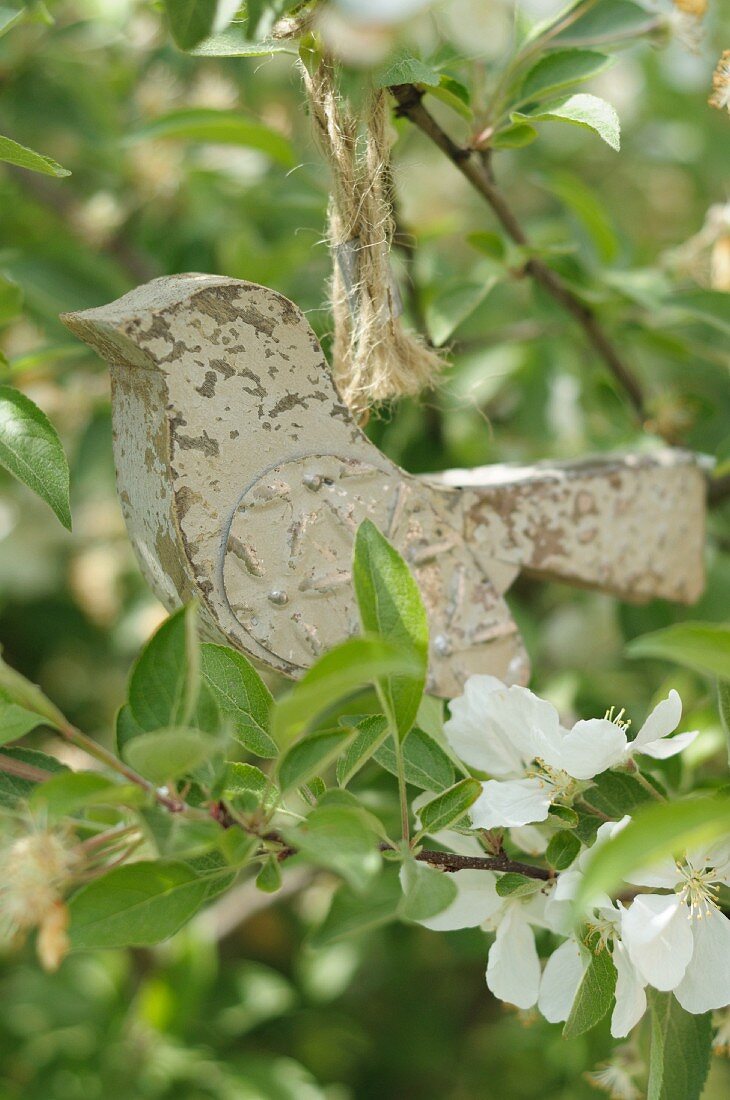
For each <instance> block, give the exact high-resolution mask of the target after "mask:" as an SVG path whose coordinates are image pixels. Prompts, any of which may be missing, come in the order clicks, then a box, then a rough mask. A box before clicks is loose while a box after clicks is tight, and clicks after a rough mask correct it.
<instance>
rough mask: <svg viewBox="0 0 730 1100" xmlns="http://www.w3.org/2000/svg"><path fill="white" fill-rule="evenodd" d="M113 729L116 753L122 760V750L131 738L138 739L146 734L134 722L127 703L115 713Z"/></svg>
mask: <svg viewBox="0 0 730 1100" xmlns="http://www.w3.org/2000/svg"><path fill="white" fill-rule="evenodd" d="M115 728H116V738H117V753H118V755H119V756H121V757H122V758H124V749H125V747H126V745H127V744H128V742H129V741H131V740H132V738H133V737H139V735H140V734H142V733H146V732H147V731H146V730H144V729H143V728H142V726H140V725H139V723H138V722H136V721H135V719H134V715H133V714H132V708H131V707H130V705H129V703H124V704H123V705H122V706H121V707H120V708H119V710H118V711H117V717H116V723H115Z"/></svg>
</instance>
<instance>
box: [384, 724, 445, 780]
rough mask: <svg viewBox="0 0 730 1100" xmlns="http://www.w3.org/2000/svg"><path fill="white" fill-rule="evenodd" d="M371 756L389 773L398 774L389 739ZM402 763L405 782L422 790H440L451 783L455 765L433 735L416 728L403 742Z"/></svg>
mask: <svg viewBox="0 0 730 1100" xmlns="http://www.w3.org/2000/svg"><path fill="white" fill-rule="evenodd" d="M373 756H374V758H375V760H376V761H377V763H378V764H380V766H381V767H382V768H385V769H386V771H389V772H390V773H391V775H396V776H397V775H398V763H397V761H396V758H395V751H394V749H393V746H392V744H391V743H390V742H389V741H384V742H383V744H382V745H381V746H380V748H379V749H376V751H375V752H374V753H373ZM403 764H404V768H405V773H406V782H407V783H410V784H412V785H413V786H414V787H420V788H421V789H422V790H424V791H443V790H445V789H446V787H450V786H451V784H452V783H453V782H454V766H453V764H452V763H451V761H450V760H449V758H448V756H447V755H446V753H445V752H444V750H443V749H442V748H441V747H440V746H439V745H438V744H437V743H436V742H435V741H434V739H433V738H432V737H429V735H428V734H427V733H424V732H423V730H419V729H418V728H416V729H414V730H412V731H411V733H410V734H409V736H408V737H407V738H406V740H405V741H404V743H403Z"/></svg>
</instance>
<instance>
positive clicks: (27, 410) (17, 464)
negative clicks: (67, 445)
mask: <svg viewBox="0 0 730 1100" xmlns="http://www.w3.org/2000/svg"><path fill="white" fill-rule="evenodd" d="M0 464H2V465H3V466H5V468H6V469H7V470H9V471H10V473H11V474H13V476H14V477H17V478H18V480H19V481H22V482H23V484H25V485H27V486H28V488H29V489H32V490H33V492H34V493H37V494H38V496H39V497H41V498H42V499H43V500H45V502H46V504H50V506H51V508H52V509H53V511H54V512H55V513H56V515H57V516H58V518H59V519H60V521H61V523H62V524H63V526H64V527H66V528H68V530H69V531H70V530H71V509H70V505H69V496H68V493H69V472H68V462H67V461H66V455H65V454H64V453H63V447H62V446H61V440H60V439H59V438H58V432H57V431H56V429H55V428H54V427H53V425H52V424H51V422H50V420H49V419H48V417H47V416H46V414H45V413H44V412H41V410H40V409H39V408H38V406H37V405H35V404H34V403H33V402H32V401H31V399H30V398H29V397H26V396H25V394H24V393H20V391H19V390H16V389H13V388H12V386H0Z"/></svg>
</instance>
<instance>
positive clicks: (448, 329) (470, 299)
mask: <svg viewBox="0 0 730 1100" xmlns="http://www.w3.org/2000/svg"><path fill="white" fill-rule="evenodd" d="M496 285H497V275H496V274H494V275H489V276H487V277H485V278H484V279H482V280H480V281H479V282H473V281H469V282H467V281H459V282H454V283H452V284H451V285H447V286H446V287H444V288H443V289H441V290H439V292H438V294H437V295H436V297H435V298H433V299H432V300H431V301H430V302H428V303H427V305H426V326H427V328H428V334H429V336H430V337H431V342H432V343H433V344H434V346H435V347H437V348H438V347H441V346H442V345H443V344H445V343H446V341H447V340H448V339H449V337H450V336H452V335H453V333H454V332H455V331H456V330H457V329H458V327H459V325H461V324H463V322H464V321H466V319H467V318H468V317H470V316H471V315H472V313H473V312H474V310H475V309H476V308H477V307H478V306H480V305H481V304H482V302H483V301H484V299H485V298H486V297H487V295H488V294H489V292H490V290H492V289H493V288H494V287H495V286H496Z"/></svg>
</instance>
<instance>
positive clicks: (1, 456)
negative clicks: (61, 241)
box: [0, 147, 71, 531]
mask: <svg viewBox="0 0 730 1100" xmlns="http://www.w3.org/2000/svg"><path fill="white" fill-rule="evenodd" d="M0 148H1V147H0ZM0 464H2V465H3V466H5V468H6V469H7V470H9V471H10V473H11V474H13V476H14V477H17V479H18V480H19V481H22V482H23V483H24V484H25V485H27V486H28V488H29V489H32V490H33V492H34V493H37V494H38V496H39V497H41V498H42V499H43V500H45V502H46V504H50V506H51V508H52V509H53V511H54V512H55V513H56V515H57V516H58V518H59V519H60V521H61V523H62V524H63V526H64V527H66V528H68V530H69V531H70V530H71V510H70V506H69V496H68V493H69V472H68V462H67V461H66V455H65V454H64V452H63V447H62V446H61V440H60V439H59V438H58V433H57V431H56V429H55V428H54V427H53V425H52V424H51V422H50V420H49V419H48V417H47V416H46V414H45V413H44V412H42V411H41V410H40V409H39V408H38V406H37V405H35V404H34V403H33V402H32V401H31V399H30V398H29V397H26V396H25V394H24V393H20V391H19V390H16V389H13V387H12V386H0Z"/></svg>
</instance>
